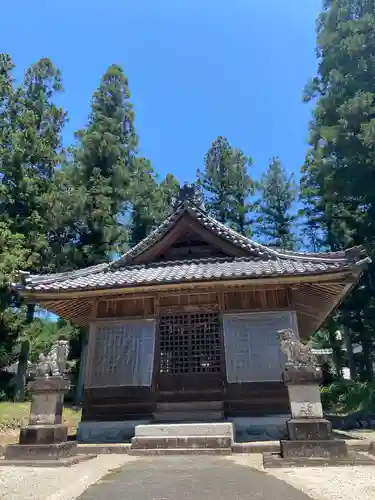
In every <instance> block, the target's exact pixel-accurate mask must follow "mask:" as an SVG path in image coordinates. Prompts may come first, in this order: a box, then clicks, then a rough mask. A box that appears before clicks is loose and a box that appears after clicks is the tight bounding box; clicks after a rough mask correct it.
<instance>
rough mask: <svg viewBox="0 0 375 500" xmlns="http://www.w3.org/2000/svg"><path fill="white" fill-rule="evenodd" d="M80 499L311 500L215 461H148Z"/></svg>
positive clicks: (200, 458) (267, 478) (282, 484)
mask: <svg viewBox="0 0 375 500" xmlns="http://www.w3.org/2000/svg"><path fill="white" fill-rule="evenodd" d="M79 499H80V500H245V499H254V500H309V497H308V496H306V495H305V494H303V493H301V492H300V491H298V490H296V489H294V488H293V487H292V486H289V485H288V484H286V483H285V482H283V481H280V480H279V479H276V478H274V477H272V476H270V475H268V474H266V473H265V472H261V471H258V470H255V469H250V468H249V467H244V466H242V465H238V464H236V463H234V462H232V461H229V460H226V459H225V458H221V457H220V458H218V457H212V456H194V457H152V458H142V459H138V460H136V461H134V462H130V463H128V464H126V465H124V466H123V467H122V468H120V469H118V470H117V471H114V472H113V473H111V474H109V475H107V476H106V477H105V478H103V480H102V481H101V482H100V483H98V484H96V485H93V486H90V487H89V488H88V490H86V492H85V493H83V494H82V495H81V496H80V497H79Z"/></svg>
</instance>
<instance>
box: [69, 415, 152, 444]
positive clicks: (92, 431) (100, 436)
mask: <svg viewBox="0 0 375 500" xmlns="http://www.w3.org/2000/svg"><path fill="white" fill-rule="evenodd" d="M149 423H150V420H128V421H126V420H125V421H114V422H81V423H80V424H79V426H78V430H77V441H79V442H80V443H124V442H130V440H131V439H132V437H134V435H135V427H136V426H137V425H142V424H143V425H147V424H149Z"/></svg>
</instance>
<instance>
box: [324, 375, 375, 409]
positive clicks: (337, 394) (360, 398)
mask: <svg viewBox="0 0 375 500" xmlns="http://www.w3.org/2000/svg"><path fill="white" fill-rule="evenodd" d="M321 396H322V403H323V408H324V410H325V411H327V412H335V413H352V412H355V411H362V412H364V413H375V382H357V381H353V380H340V381H338V382H334V383H333V384H330V385H328V386H326V387H322V388H321Z"/></svg>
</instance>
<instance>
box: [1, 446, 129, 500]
mask: <svg viewBox="0 0 375 500" xmlns="http://www.w3.org/2000/svg"><path fill="white" fill-rule="evenodd" d="M132 460H135V458H134V457H129V456H126V455H101V456H99V457H97V458H94V459H92V460H89V461H87V462H82V463H80V464H77V465H74V466H72V467H69V468H65V467H62V468H58V469H48V468H42V467H8V466H7V467H0V499H1V500H73V499H74V498H77V497H78V496H79V495H81V494H82V493H83V492H84V491H85V489H86V488H88V487H89V486H90V485H91V484H93V483H96V482H97V481H99V480H100V479H101V478H102V477H103V476H104V475H106V474H107V473H108V472H110V471H112V470H114V469H117V468H119V467H121V466H122V465H124V464H126V463H127V462H130V461H132Z"/></svg>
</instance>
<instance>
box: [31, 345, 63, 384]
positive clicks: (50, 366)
mask: <svg viewBox="0 0 375 500" xmlns="http://www.w3.org/2000/svg"><path fill="white" fill-rule="evenodd" d="M68 354H69V343H68V342H67V341H66V340H59V341H58V342H56V344H54V345H53V346H52V348H51V350H50V352H49V353H48V354H47V356H44V354H40V355H39V362H38V364H37V366H36V376H37V377H45V378H47V377H50V376H52V377H63V376H64V372H65V369H66V361H67V358H68Z"/></svg>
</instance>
